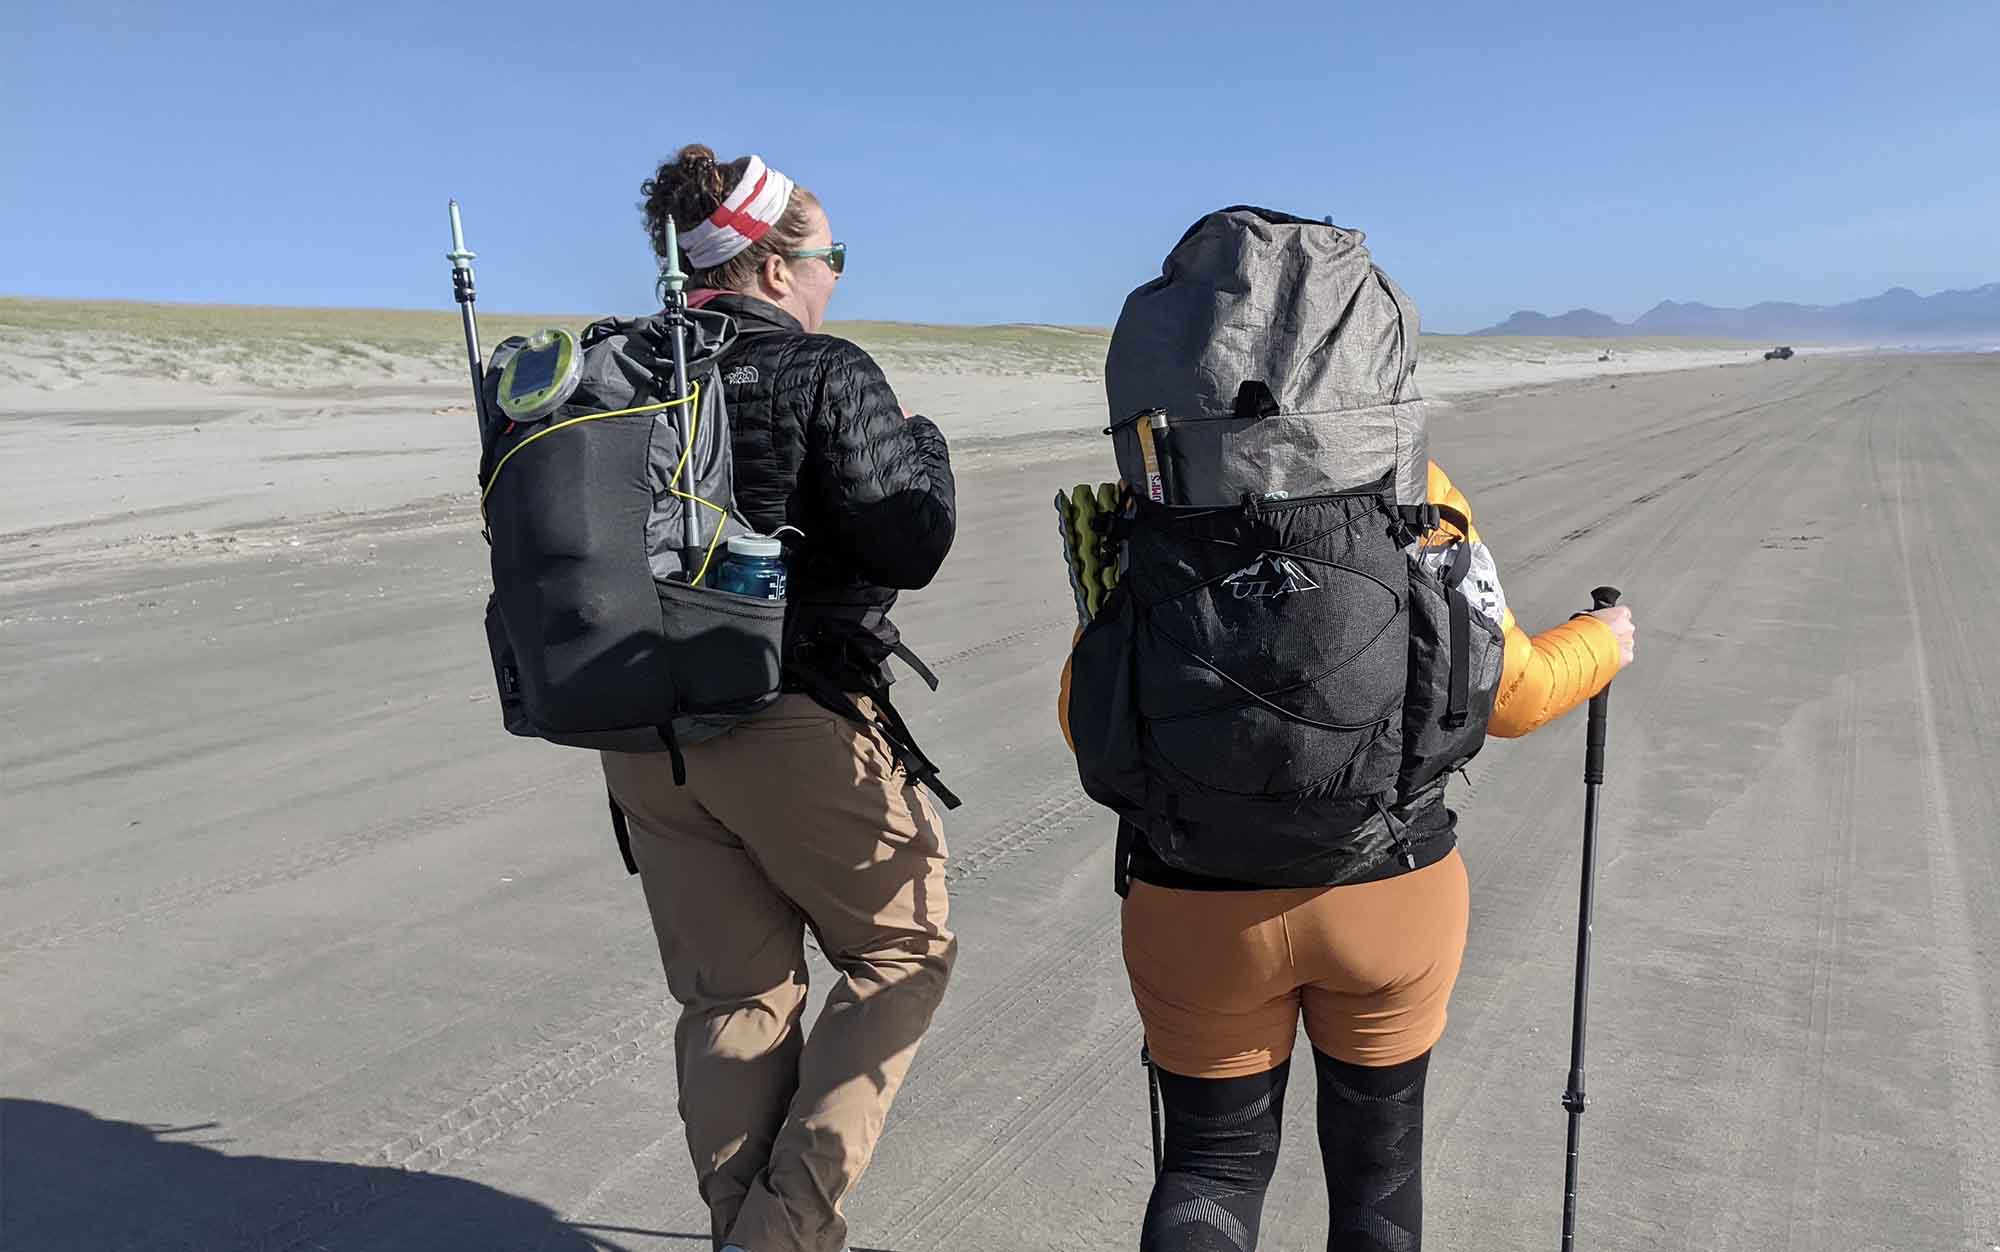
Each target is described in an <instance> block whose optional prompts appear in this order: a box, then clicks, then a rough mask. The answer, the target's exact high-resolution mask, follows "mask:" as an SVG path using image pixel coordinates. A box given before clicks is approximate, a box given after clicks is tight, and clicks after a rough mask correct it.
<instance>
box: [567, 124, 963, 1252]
mask: <svg viewBox="0 0 2000 1252" xmlns="http://www.w3.org/2000/svg"><path fill="white" fill-rule="evenodd" d="M643 191H644V194H645V197H646V200H645V204H644V212H645V219H646V227H647V231H648V233H649V234H650V236H651V237H652V240H653V247H654V251H655V252H656V253H659V254H662V255H661V257H660V259H661V261H662V262H666V261H668V260H671V259H672V258H669V257H667V256H665V255H664V251H665V247H666V227H667V221H668V219H669V218H670V217H671V218H672V219H673V221H674V223H675V225H676V226H677V228H678V233H679V240H680V244H681V251H682V256H681V258H680V260H681V263H682V265H683V267H684V268H685V269H686V270H687V271H688V272H689V273H690V275H691V276H692V279H693V286H694V287H695V288H696V290H695V291H694V293H693V295H692V296H691V299H690V303H691V304H694V305H696V306H699V307H706V308H709V309H713V310H717V311H720V312H725V313H728V314H729V315H730V316H731V317H732V318H734V319H735V321H736V326H737V335H738V338H737V340H736V343H735V345H734V346H733V347H732V348H731V349H730V351H729V353H728V355H727V356H726V357H725V358H724V359H723V361H722V363H721V377H722V381H723V387H724V393H725V394H724V400H725V403H726V404H727V408H728V412H729V416H730V422H731V426H732V436H733V452H734V455H735V465H736V470H735V473H736V478H735V494H736V503H737V506H738V510H739V511H740V512H741V513H742V515H743V516H744V519H745V520H746V521H747V522H749V523H750V525H751V526H753V527H754V528H756V529H757V530H758V531H760V532H763V533H765V534H775V533H778V532H779V531H780V530H781V529H782V528H785V527H790V528H792V530H791V531H788V532H786V533H787V564H788V566H789V590H788V595H787V599H788V617H787V623H786V635H787V641H786V688H787V690H786V694H785V695H784V696H783V697H782V698H781V699H780V700H779V701H778V702H777V703H776V704H774V705H773V706H772V707H771V708H770V709H769V710H768V711H766V712H764V713H763V714H761V715H759V716H757V717H755V718H753V719H751V720H750V721H747V722H744V723H741V724H739V725H737V726H736V727H735V728H734V729H731V730H729V731H728V732H727V733H724V734H722V735H720V736H719V737H716V738H712V739H708V740H706V741H703V742H699V743H694V744H691V745H688V746H687V747H686V749H685V755H686V758H687V785H686V786H685V787H677V786H675V785H674V780H673V777H672V773H671V770H670V769H669V768H668V766H667V764H666V763H665V762H664V760H663V758H662V757H660V756H659V755H658V754H651V755H644V754H624V753H615V752H607V753H605V754H604V772H605V778H606V781H607V782H608V783H609V785H610V789H611V793H612V795H613V797H614V799H615V800H616V801H617V803H618V805H619V807H620V808H622V809H623V810H624V811H625V813H626V815H627V818H628V820H629V824H630V833H631V845H632V853H633V857H634V860H635V861H636V862H637V864H638V866H639V872H640V876H641V880H642V882H643V884H644V888H645V894H646V903H647V908H648V910H649V912H650V913H651V914H652V920H653V928H654V932H655V934H656V935H657V936H658V939H659V945H660V957H661V961H662V963H663V964H664V965H665V967H666V973H667V981H668V985H669V987H670V988H671V990H672V992H673V995H674V997H675V999H677V1000H678V1001H680V1003H681V1004H682V1005H683V1012H682V1015H681V1019H680V1025H679V1028H678V1030H677V1031H676V1034H675V1055H676V1059H677V1062H678V1070H679V1074H678V1076H679V1084H680V1112H681V1117H682V1120H683V1121H684V1122H685V1124H686V1128H687V1139H688V1148H689V1151H690V1152H691V1153H692V1155H693V1158H694V1167H695V1173H696V1176H697V1177H698V1179H699V1182H700V1189H701V1195H702V1199H703V1200H704V1201H705V1202H706V1203H707V1205H708V1208H709V1215H710V1222H711V1227H712V1237H713V1239H714V1241H715V1243H716V1244H717V1245H718V1246H720V1247H726V1248H736V1249H742V1250H744V1252H838V1250H839V1249H841V1248H843V1247H844V1246H845V1244H846V1234H847V1231H846V1222H845V1220H844V1219H843V1217H842V1215H841V1206H842V1201H843V1199H844V1197H845V1196H846V1194H847V1192H848V1190H849V1189H850V1187H851V1186H852V1185H853V1183H854V1181H855V1180H856V1179H857V1178H858V1177H859V1176H860V1175H861V1172H862V1171H863V1169H865V1168H866V1166H867V1164H868V1160H869V1157H870V1155H871V1154H872V1153H873V1151H874V1147H875V1143H876V1140H877V1138H878V1137H879V1136H880V1134H881V1131H882V1126H883V1122H884V1119H885V1118H886V1116H887V1114H888V1110H889V1105H890V1103H891V1101H892V1100H893V1099H894V1097H895V1094H896V1090H897V1088H898V1087H899V1086H900V1085H901V1083H902V1080H903V1077H904V1075H905V1074H906V1073H907V1072H908V1070H909V1066H910V1062H911V1059H912V1057H913V1056H914V1054H915V1052H916V1049H917V1044H918V1043H919V1041H921V1040H922V1038H923V1036H924V1032H925V1031H926V1030H927V1029H928V1028H929V1026H930V1022H931V1016H932V1014H933V1013H934V1012H935V1011H936V1009H937V1006H938V1002H939V1001H940V1000H941V999H942V998H943V995H944V989H945V983H946V981H947V979H948V978H949V976H950V973H951V966H952V959H953V956H954V954H955V951H956V941H955V940H954V938H953V936H952V933H951V931H950V930H949V929H947V926H946V899H945V876H944V864H945V845H944V833H943V829H942V826H941V825H940V823H939V820H938V816H937V813H936V811H935V808H934V807H933V803H932V800H931V798H930V797H929V796H928V795H926V794H925V792H924V790H923V785H928V786H930V787H932V788H933V789H934V790H938V791H939V792H940V794H941V795H944V796H947V797H948V795H949V793H947V792H943V791H942V790H941V788H940V787H939V785H938V784H937V783H936V780H935V777H934V772H933V771H931V769H930V767H929V764H928V762H927V761H925V760H924V758H923V755H922V753H921V752H919V751H917V750H916V748H915V746H914V744H912V743H910V741H909V736H908V732H907V730H906V729H905V728H904V726H903V724H902V722H901V719H900V718H898V717H897V716H896V715H895V712H894V710H893V709H892V708H891V707H889V705H888V700H887V690H888V686H889V683H890V681H891V676H890V673H889V669H888V661H889V658H890V657H891V656H892V655H901V656H904V657H905V658H907V659H911V660H914V658H910V657H909V654H908V653H907V651H906V650H904V649H903V648H902V647H901V640H900V638H899V636H898V635H897V632H896V628H895V626H894V625H893V624H892V623H891V621H890V620H889V613H890V610H891V609H892V608H893V607H894V605H895V603H896V595H897V592H898V591H900V590H914V589H916V588H920V587H923V586H925V585H927V584H928V583H929V582H930V581H931V579H932V578H933V577H935V576H936V574H937V572H938V568H939V567H940V566H941V565H942V564H943V562H944V559H945V555H946V554H947V553H948V552H949V551H950V549H951V543H952V537H953V534H954V531H955V528H956V521H957V518H956V503H955V499H954V492H953V483H952V474H951V461H950V457H949V454H948V452H947V450H946V447H945V440H944V436H943V435H942V434H941V433H940V432H939V431H938V428H937V427H936V426H935V425H934V424H933V423H932V422H931V421H930V420H929V419H928V418H924V417H912V416H909V415H907V414H906V413H905V412H904V411H903V409H902V407H901V406H900V405H899V404H898V403H897V400H896V396H895V393H894V392H893V391H892V390H890V387H889V383H888V380H887V379H886V378H884V377H883V374H882V371H881V369H880V368H879V367H878V366H877V365H876V364H875V362H874V361H873V360H871V359H870V358H869V356H868V354H867V353H866V352H864V351H862V350H861V349H860V348H859V347H856V346H855V345H854V344H852V343H849V342H847V341H846V340H844V339H840V338H837V337H835V336H832V335H826V334H821V333H819V329H820V325H821V322H822V321H823V319H824V317H825V314H826V307H827V303H828V301H829V300H830V299H831V298H832V296H833V292H834V288H835V286H836V285H837V284H838V282H839V279H840V275H841V273H842V271H843V270H844V269H845V267H846V247H845V245H843V244H840V243H836V242H835V241H834V238H833V234H832V231H831V229H830V227H829V225H828V222H827V216H826V212H825V211H824V209H823V208H822V207H821V206H820V203H819V201H818V200H817V199H816V198H815V197H814V196H813V195H812V193H811V192H809V191H807V190H806V189H805V188H803V187H800V186H798V185H796V184H795V183H793V182H792V181H791V180H790V179H788V178H786V177H785V176H784V175H783V174H780V173H779V172H778V171H776V170H773V169H771V168H770V167H768V166H767V165H766V164H765V163H764V162H763V161H762V160H761V159H759V158H757V157H744V158H740V159H738V160H735V161H731V162H727V163H720V162H718V161H717V160H716V158H715V154H714V152H712V151H711V150H709V149H708V148H706V147H703V146H701V145H699V144H696V145H691V146H689V147H687V148H684V149H683V150H682V151H681V152H680V153H679V155H678V156H676V157H675V158H674V159H673V160H671V161H668V162H667V163H665V164H663V165H662V166H660V168H659V170H658V172H657V173H656V174H655V175H654V177H653V178H651V179H650V180H648V181H647V182H646V184H645V186H644V188H643ZM920 784H921V785H920ZM808 927H810V928H811V930H812V932H813V934H814V936H815V938H816V940H817V942H818V945H819V947H820V949H821V951H823V952H824V953H825V954H826V957H827V959H828V960H829V961H830V962H832V964H833V966H834V968H835V969H836V970H837V971H839V975H840V981H839V984H838V985H837V986H836V987H835V988H834V989H833V991H832V993H831V994H830V995H829V997H828V999H827V1002H826V1007H825V1009H824V1011H823V1012H822V1013H821V1015H820V1017H819V1019H818V1020H817V1021H816V1022H815V1023H814V1025H813V1028H812V1034H811V1039H810V1041H808V1040H807V1037H806V1031H805V1028H804V1025H803V1022H802V1020H801V1019H802V1015H803V1013H804V1009H805V1003H806V989H807V967H806V959H805V933H806V930H807V928H808Z"/></svg>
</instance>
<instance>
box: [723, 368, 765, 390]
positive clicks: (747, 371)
mask: <svg viewBox="0 0 2000 1252" xmlns="http://www.w3.org/2000/svg"><path fill="white" fill-rule="evenodd" d="M722 381H723V382H725V383H728V384H729V385H730V386H732V387H743V386H747V385H749V384H750V383H754V382H756V381H757V367H756V366H754V365H739V366H737V367H736V368H735V369H733V370H730V371H729V372H728V373H727V374H724V375H723V376H722Z"/></svg>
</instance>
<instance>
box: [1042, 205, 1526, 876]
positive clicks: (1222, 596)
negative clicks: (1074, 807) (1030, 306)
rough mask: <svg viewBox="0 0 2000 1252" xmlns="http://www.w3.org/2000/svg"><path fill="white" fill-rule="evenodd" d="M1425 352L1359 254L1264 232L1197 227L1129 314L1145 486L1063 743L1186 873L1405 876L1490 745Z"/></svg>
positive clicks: (1137, 464) (1131, 501)
mask: <svg viewBox="0 0 2000 1252" xmlns="http://www.w3.org/2000/svg"><path fill="white" fill-rule="evenodd" d="M1416 336H1417V322H1416V310H1415V306H1414V305H1413V304H1412V303H1411V302H1410V300H1409V298H1408V296H1407V295H1405V294H1404V293H1403V292H1402V291H1401V290H1400V289H1399V288H1397V287H1396V286H1395V284H1394V283H1393V282H1391V281H1390V280H1389V278H1388V276H1387V275H1385V274H1383V273H1382V272H1381V271H1380V270H1379V269H1377V268H1376V267H1375V266H1374V265H1373V263H1372V262H1371V261H1370V259H1369V257H1368V253H1367V251H1366V249H1365V248H1363V247H1362V240H1361V235H1360V234H1359V232H1354V231H1347V230H1343V229H1340V228H1338V227H1334V226H1332V225H1329V224H1326V223H1322V222H1309V221H1306V220H1303V219H1299V218H1291V217H1287V216H1285V215H1282V214H1275V213H1270V212H1268V211H1266V210H1260V209H1232V210H1225V211H1224V212H1221V213H1216V214H1211V215H1210V216H1208V217H1206V218H1203V219H1202V221H1200V222H1199V223H1197V224H1196V225H1195V227H1194V228H1193V229H1192V230H1190V231H1189V232H1188V234H1187V236H1186V237H1185V238H1184V239H1183V240H1182V241H1181V243H1180V245H1179V246H1177V247H1176V248H1175V249H1174V251H1173V253H1172V254H1171V255H1170V256H1169V257H1168V258H1167V262H1166V266H1165V269H1164V273H1163V276H1162V277H1161V278H1159V279H1157V280H1155V281H1153V282H1151V283H1148V284H1146V285H1145V286H1143V287H1141V288H1139V289H1138V290H1137V291H1135V292H1133V293H1132V295H1131V297H1130V298H1129V299H1128V300H1127V301H1126V304H1125V309H1124V311H1123V313H1122V314H1121V316H1120V317H1119V320H1118V325H1117V328H1116V330H1115V332H1114V334H1113V337H1112V342H1111V348H1110V356H1109V360H1108V361H1107V364H1106V373H1105V386H1106V391H1107V393H1108V396H1109V399H1110V402H1111V407H1112V412H1113V414H1114V415H1115V417H1116V418H1117V419H1118V420H1115V421H1114V425H1113V427H1112V429H1111V432H1110V433H1112V434H1113V436H1114V440H1115V446H1116V449H1117V453H1118V462H1119V468H1120V471H1121V474H1122V477H1123V478H1124V480H1125V481H1126V482H1127V483H1130V484H1135V485H1136V486H1135V488H1134V489H1132V490H1129V491H1128V493H1127V496H1126V499H1125V501H1124V503H1123V507H1122V508H1121V509H1120V510H1119V511H1118V512H1117V514H1116V515H1115V516H1114V517H1113V518H1112V520H1111V523H1110V527H1111V529H1110V533H1109V535H1108V536H1107V539H1108V540H1109V541H1110V542H1111V543H1112V544H1113V545H1115V547H1116V548H1117V549H1118V553H1119V559H1120V562H1121V572H1120V574H1119V578H1118V583H1117V586H1116V588H1115V589H1114V590H1112V592H1111V593H1110V595H1109V596H1108V597H1107V599H1106V600H1105V602H1104V605H1103V607H1102V609H1101V610H1100V611H1099V613H1098V614H1097V616H1096V617H1095V619H1094V620H1092V621H1091V622H1090V624H1089V625H1088V627H1087V628H1086V629H1085V631H1084V633H1083V635H1082V637H1081V639H1080V640H1079V641H1078V643H1077V646H1076V649H1075V653H1074V656H1073V658H1072V661H1073V670H1072V687H1071V696H1070V705H1069V725H1070V730H1071V733H1072V736H1073V738H1074V740H1075V743H1076V750H1077V764H1078V770H1079V773H1080V776H1081V779H1082V782H1083V786H1084V789H1085V790H1086V791H1087V792H1088V793H1089V794H1090V795H1091V797H1092V798H1094V799H1096V800H1097V801H1098V802H1099V803H1101V804H1104V805H1105V806H1107V807H1109V808H1111V809H1112V810H1114V811H1115V812H1117V813H1118V814H1119V815H1120V817H1121V818H1123V819H1124V820H1125V822H1127V823H1128V824H1129V825H1130V826H1131V827H1132V828H1133V829H1135V830H1136V831H1137V832H1138V833H1139V834H1141V835H1142V836H1143V837H1144V838H1145V840H1146V842H1147V844H1148V845H1149V846H1150V848H1151V849H1152V850H1153V852H1154V853H1155V854H1156V855H1157V856H1158V857H1159V858H1160V859H1161V860H1162V861H1164V862H1165V863H1167V864H1168V865H1170V866H1173V867H1175V868H1178V869H1181V870H1185V871H1187V872H1190V873H1194V874H1198V875H1203V876H1207V877H1213V878H1219V879H1226V880H1230V881H1233V882H1239V883H1247V884H1256V885H1262V886H1272V887H1287V886H1324V885H1333V884H1338V883H1342V882H1351V881H1356V880H1358V879H1362V878H1366V877H1372V876H1376V875H1378V874H1379V873H1380V872H1381V871H1382V870H1383V869H1384V867H1385V866H1387V865H1389V864H1391V863H1392V862H1394V861H1398V860H1400V861H1402V862H1403V863H1404V864H1406V865H1409V864H1414V856H1413V854H1412V851H1411V840H1410V839H1409V837H1408V835H1407V828H1408V826H1409V825H1410V823H1411V819H1412V818H1414V817H1416V816H1417V815H1418V811H1419V810H1420V809H1421V808H1423V807H1424V806H1426V805H1429V804H1434V803H1441V802H1442V795H1443V788H1444V779H1445V777H1446V775H1447V774H1448V772H1449V771H1450V770H1452V769H1455V768H1457V767H1459V766H1462V765H1463V764H1464V763H1465V762H1466V761H1467V760H1469V759H1470V758H1471V757H1472V755H1473V754H1474V753H1476V752H1477V751H1478V750H1479V748H1480V746H1481V744H1482V743H1483V742H1484V739H1485V735H1486V723H1487V719H1488V717H1489V715H1490V714H1491V712H1492V707H1493V697H1494V692H1495V689H1496V688H1497V686H1498V683H1499V679H1500V668H1501V660H1502V636H1501V632H1500V627H1499V624H1498V623H1497V622H1495V621H1493V620H1492V619H1490V618H1489V617H1487V616H1486V614H1485V613H1483V612H1481V611H1480V609H1479V608H1477V607H1476V606H1474V605H1473V604H1472V602H1471V601H1470V600H1469V599H1468V597H1467V595H1466V589H1465V587H1464V581H1465V578H1466V575H1467V572H1468V570H1469V568H1470V566H1471V564H1472V559H1473V551H1472V546H1471V545H1469V544H1467V543H1464V542H1459V541H1452V542H1448V543H1435V544H1432V543H1431V542H1430V540H1431V537H1432V536H1433V534H1434V533H1436V532H1437V530H1438V526H1439V523H1440V521H1442V520H1445V519H1446V514H1447V513H1448V511H1445V510H1440V509H1439V508H1437V507H1436V506H1434V505H1431V504H1429V503H1428V502H1427V500H1426V493H1427V486H1428V469H1429V462H1428V453H1427V451H1426V443H1425V437H1424V414H1423V406H1422V402H1421V399H1420V398H1419V396H1418V394H1417V391H1416V388H1415V386H1414V384H1413V383H1412V382H1411V379H1410V375H1411V373H1412V371H1413V369H1414V365H1415V349H1416ZM1162 497H1163V498H1162ZM1450 520H1452V521H1454V522H1455V523H1456V525H1457V526H1458V528H1459V530H1460V532H1461V533H1463V532H1464V531H1466V530H1468V529H1469V526H1468V524H1467V522H1466V520H1465V519H1463V518H1460V517H1456V516H1455V515H1454V516H1451V517H1450Z"/></svg>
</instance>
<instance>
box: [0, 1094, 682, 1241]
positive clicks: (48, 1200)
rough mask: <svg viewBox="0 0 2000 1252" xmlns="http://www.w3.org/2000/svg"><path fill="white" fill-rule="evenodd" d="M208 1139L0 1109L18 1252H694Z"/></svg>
mask: <svg viewBox="0 0 2000 1252" xmlns="http://www.w3.org/2000/svg"><path fill="white" fill-rule="evenodd" d="M227 1142H228V1140H227V1139H226V1138H224V1137H222V1136H221V1135H220V1134H219V1133H218V1132H217V1130H216V1127H215V1126H213V1125H212V1124H211V1125H198V1126H145V1125H140V1124H138V1123H136V1122H121V1121H110V1120H107V1119H105V1118H101V1117H96V1116H94V1115H92V1114H90V1113H87V1112H85V1111H83V1110H82V1109H75V1108H69V1107H67V1106H65V1105H61V1104H49V1103H45V1102H43V1101H40V1100H15V1099H4V1100H0V1247H4V1248H6V1249H8V1252H71V1250H72V1249H73V1250H74V1252H168V1250H170V1249H171V1250H173V1252H180V1250H183V1249H185V1250H186V1252H279V1250H280V1249H312V1250H314V1252H626V1250H628V1249H638V1248H659V1247H661V1246H662V1245H665V1246H667V1247H671V1248H675V1249H683V1248H684V1249H687V1250H688V1252H696V1250H698V1249H705V1248H707V1247H708V1244H709V1240H708V1236H707V1235H704V1234H695V1233H692V1232H675V1231H664V1230H642V1229H638V1228H634V1227H620V1226H614V1225H597V1224H591V1223H583V1222H567V1221H564V1220H563V1219H562V1218H561V1217H559V1216H557V1215H556V1213H555V1212H554V1210H552V1209H550V1208H549V1207H548V1206H546V1205H543V1204H540V1203H537V1202H536V1201H533V1200H529V1199H525V1198H523V1197H521V1196H517V1195H509V1194H508V1193H507V1192H504V1191H498V1190H495V1189H494V1188H492V1187H488V1186H483V1185H481V1184H479V1183H475V1182H467V1181H466V1180H464V1179H462V1178H452V1177H449V1176H447V1175H443V1174H424V1173H413V1172H411V1171H408V1170H401V1169H392V1168H389V1167H386V1166H370V1165H347V1164H342V1163H340V1162H337V1161H312V1160H288V1159H284V1158H281V1157H271V1156H235V1155H231V1154H230V1153H229V1152H228V1151H227V1150H226V1148H225V1146H224V1145H226V1144H227Z"/></svg>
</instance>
